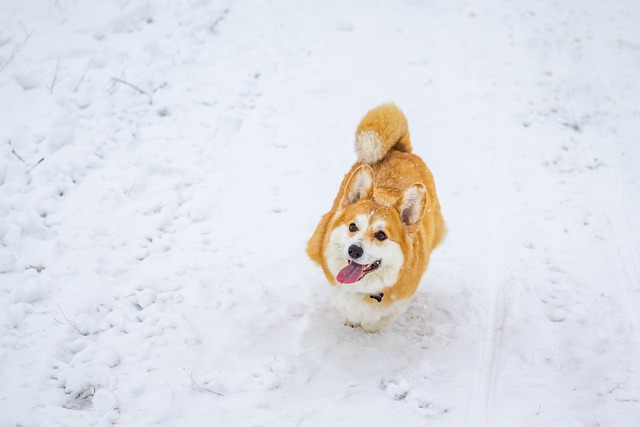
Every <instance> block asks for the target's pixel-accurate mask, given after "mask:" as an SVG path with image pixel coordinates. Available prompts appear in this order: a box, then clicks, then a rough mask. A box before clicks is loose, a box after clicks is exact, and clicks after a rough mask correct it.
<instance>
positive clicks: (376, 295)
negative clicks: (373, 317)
mask: <svg viewBox="0 0 640 427" xmlns="http://www.w3.org/2000/svg"><path fill="white" fill-rule="evenodd" d="M383 296H384V294H383V293H382V292H380V293H379V294H373V295H369V298H372V299H374V300H376V301H378V302H382V297H383Z"/></svg>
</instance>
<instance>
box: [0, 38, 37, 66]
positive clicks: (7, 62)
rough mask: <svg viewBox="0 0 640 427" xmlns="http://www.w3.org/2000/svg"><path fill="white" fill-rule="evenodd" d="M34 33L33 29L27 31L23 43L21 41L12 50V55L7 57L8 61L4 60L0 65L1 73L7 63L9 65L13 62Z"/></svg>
mask: <svg viewBox="0 0 640 427" xmlns="http://www.w3.org/2000/svg"><path fill="white" fill-rule="evenodd" d="M23 29H24V28H23ZM32 34H33V31H32V32H30V33H27V34H26V36H25V38H24V40H23V41H22V43H19V44H18V45H17V46H16V47H14V48H13V52H11V55H9V58H7V60H6V61H4V63H3V64H1V65H0V73H1V72H2V70H4V69H5V67H6V66H7V65H9V62H11V60H12V59H13V58H15V56H16V55H17V54H18V52H20V49H22V46H24V44H25V43H26V42H27V41H29V39H30V38H31V35H32Z"/></svg>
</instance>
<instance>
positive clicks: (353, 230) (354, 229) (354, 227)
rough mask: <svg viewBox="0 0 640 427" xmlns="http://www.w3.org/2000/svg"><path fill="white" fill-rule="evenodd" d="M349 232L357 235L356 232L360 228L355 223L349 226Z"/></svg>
mask: <svg viewBox="0 0 640 427" xmlns="http://www.w3.org/2000/svg"><path fill="white" fill-rule="evenodd" d="M349 231H350V232H352V233H355V232H356V231H358V226H356V225H355V224H354V223H353V222H352V223H351V224H349Z"/></svg>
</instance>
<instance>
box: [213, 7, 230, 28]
mask: <svg viewBox="0 0 640 427" xmlns="http://www.w3.org/2000/svg"><path fill="white" fill-rule="evenodd" d="M228 13H229V9H225V10H223V11H222V14H220V16H218V17H217V18H216V19H215V20H214V21H213V22H212V23H211V25H209V31H211V32H212V33H214V34H215V33H217V32H218V30H217V28H216V27H217V26H218V24H219V23H221V22H222V21H224V19H225V18H226V17H227V14H228Z"/></svg>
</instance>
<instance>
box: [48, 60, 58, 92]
mask: <svg viewBox="0 0 640 427" xmlns="http://www.w3.org/2000/svg"><path fill="white" fill-rule="evenodd" d="M59 67H60V58H58V60H57V61H56V71H55V72H54V73H53V80H51V88H50V89H49V94H52V93H53V88H54V87H56V79H57V78H58V68H59Z"/></svg>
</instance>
